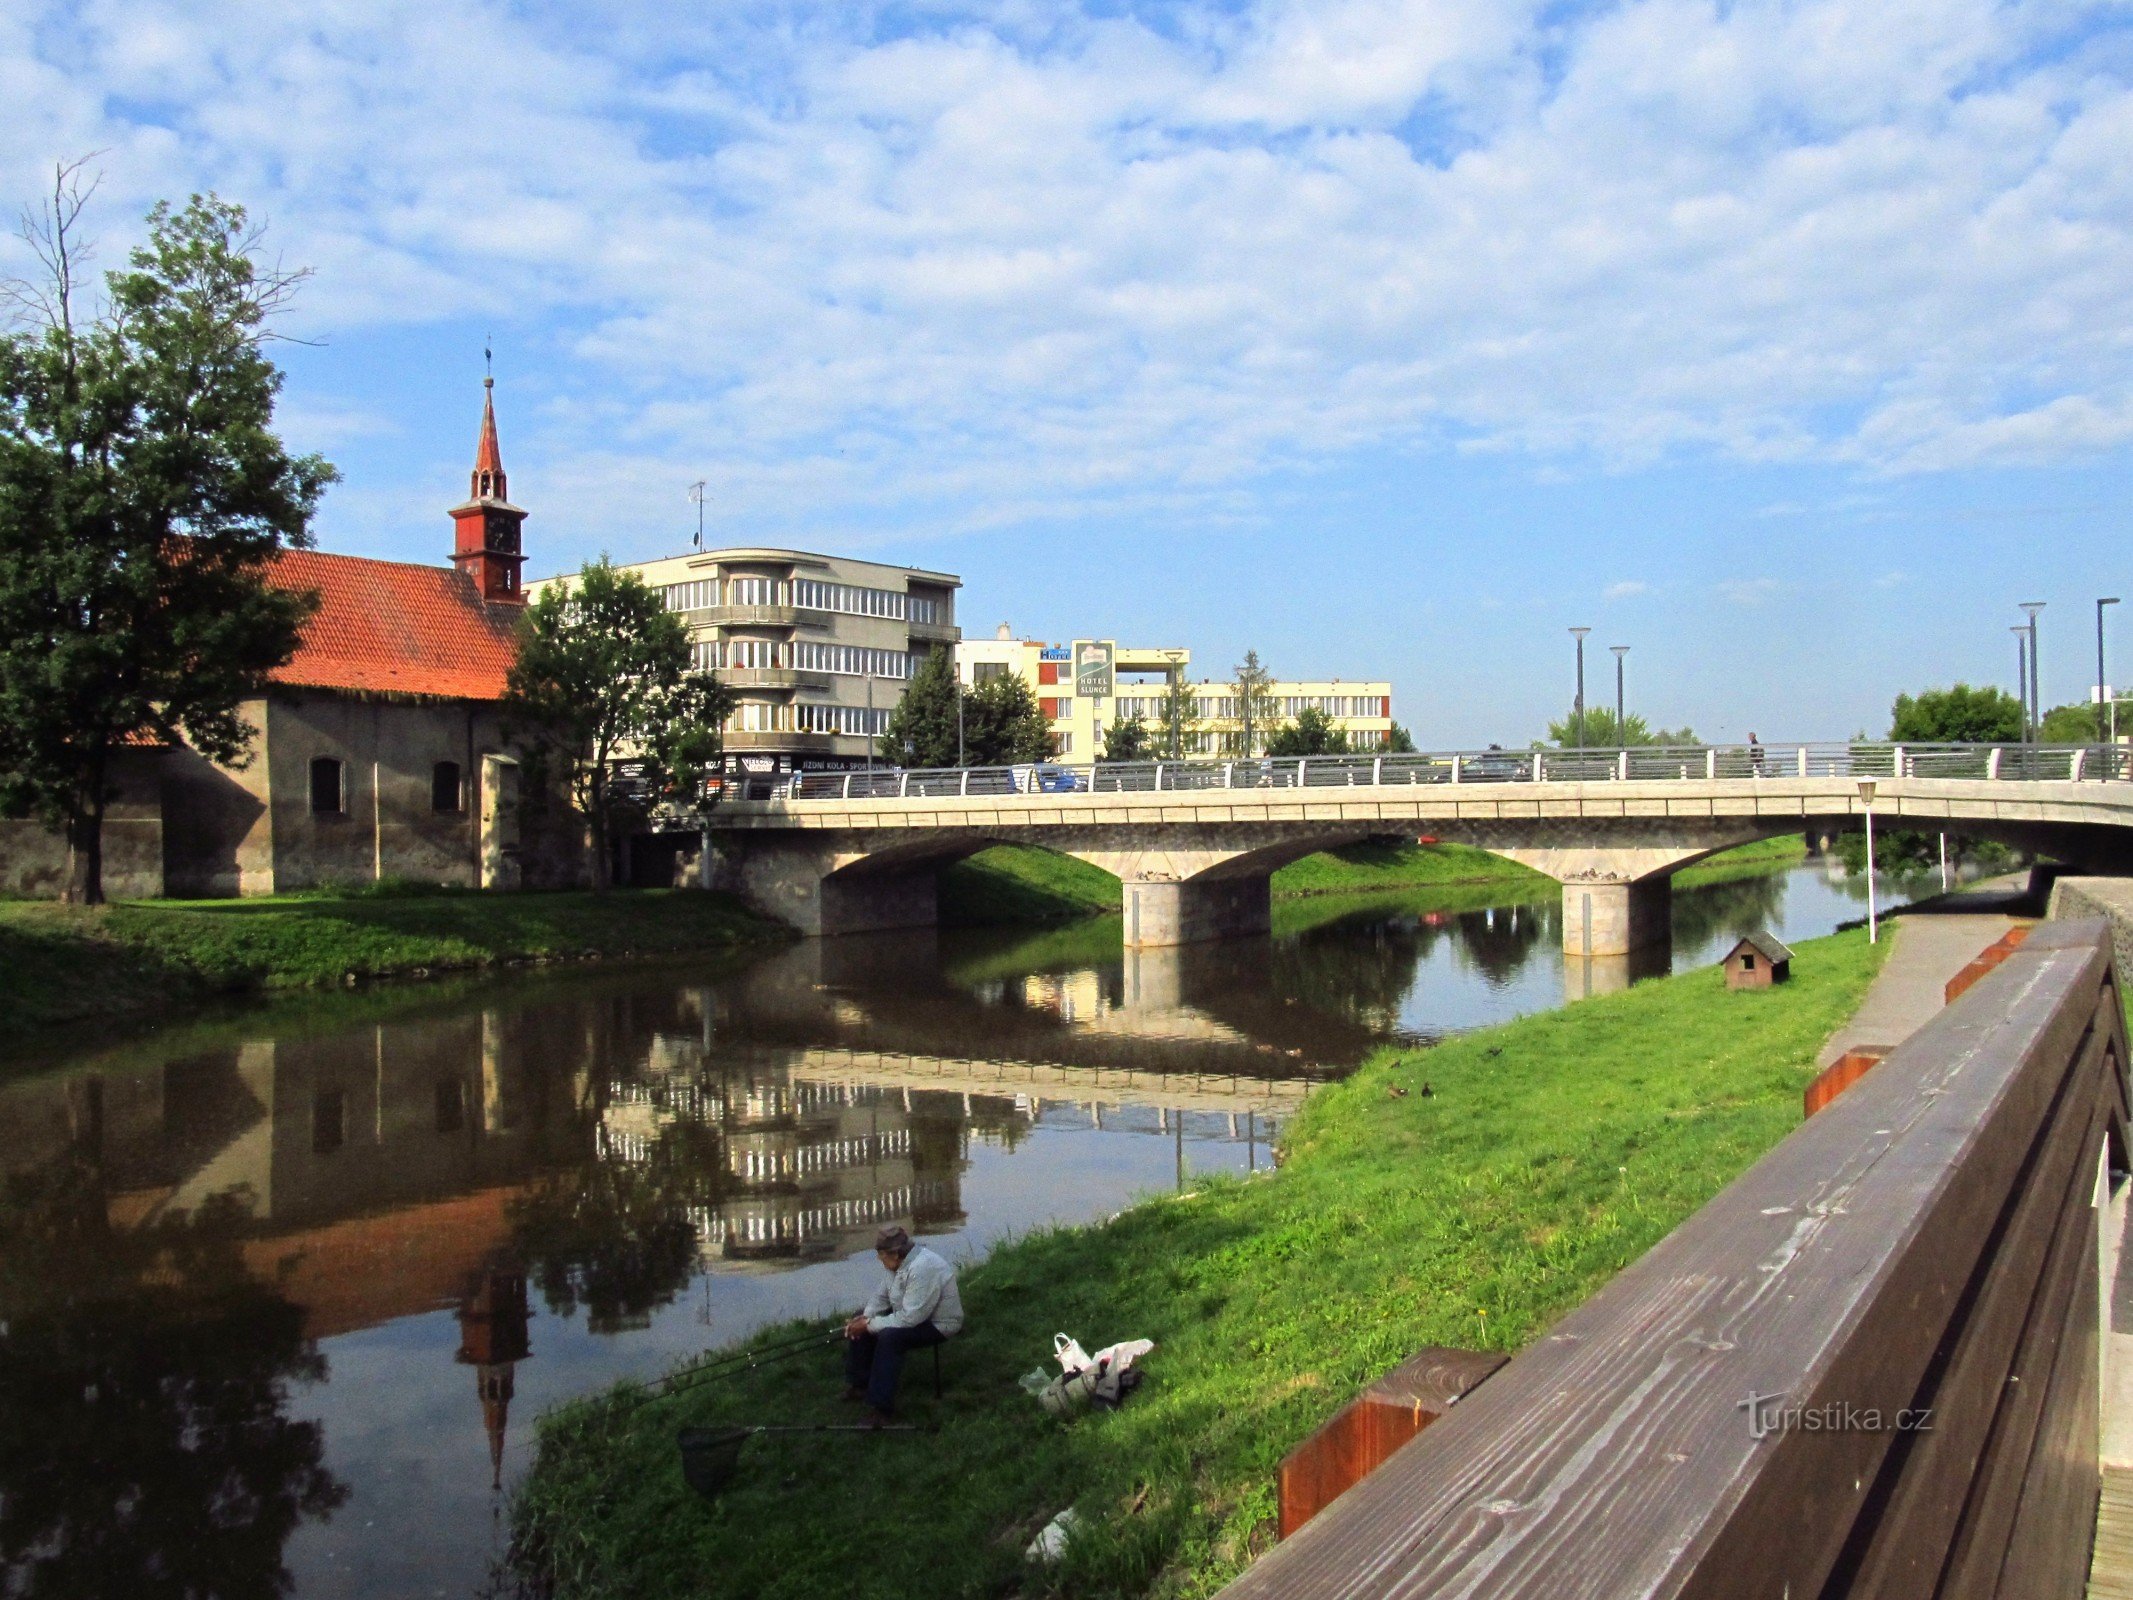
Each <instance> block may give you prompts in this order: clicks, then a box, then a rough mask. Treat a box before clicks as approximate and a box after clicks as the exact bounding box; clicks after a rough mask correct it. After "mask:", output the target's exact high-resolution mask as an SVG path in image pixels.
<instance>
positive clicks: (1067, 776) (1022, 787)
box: [1008, 762, 1081, 794]
mask: <svg viewBox="0 0 2133 1600" xmlns="http://www.w3.org/2000/svg"><path fill="white" fill-rule="evenodd" d="M1008 772H1009V773H1010V774H1011V775H1012V776H1013V778H1014V784H1015V793H1017V794H1072V793H1074V792H1075V791H1076V790H1077V789H1079V788H1080V787H1081V778H1080V775H1079V774H1077V773H1075V772H1072V771H1070V770H1069V769H1067V768H1065V767H1055V766H1053V765H1051V764H1050V763H1049V762H1031V763H1027V764H1025V765H1022V766H1017V767H1010V768H1008Z"/></svg>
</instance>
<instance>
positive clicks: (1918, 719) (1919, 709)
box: [1889, 683, 2022, 744]
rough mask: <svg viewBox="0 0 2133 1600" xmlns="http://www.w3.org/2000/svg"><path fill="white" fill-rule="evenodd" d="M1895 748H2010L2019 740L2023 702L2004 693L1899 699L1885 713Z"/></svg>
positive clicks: (1961, 686) (1939, 692) (1937, 692)
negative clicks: (1992, 745)
mask: <svg viewBox="0 0 2133 1600" xmlns="http://www.w3.org/2000/svg"><path fill="white" fill-rule="evenodd" d="M1889 737H1890V738H1891V739H1893V740H1894V741H1895V742H1896V743H1898V744H2014V743H2016V742H2017V741H2019V740H2020V739H2021V737H2022V702H2021V701H2019V700H2017V699H2016V698H2015V697H2014V696H2013V695H2011V694H2009V693H2008V692H2007V691H2006V690H2005V689H1994V688H1989V687H1987V688H1980V689H1973V688H1971V687H1970V685H1969V684H1967V683H1958V684H1956V685H1955V686H1954V687H1953V688H1949V689H1927V690H1925V691H1924V692H1923V693H1921V694H1917V695H1908V694H1900V695H1898V696H1897V697H1896V703H1895V705H1894V706H1892V707H1891V708H1890V711H1889Z"/></svg>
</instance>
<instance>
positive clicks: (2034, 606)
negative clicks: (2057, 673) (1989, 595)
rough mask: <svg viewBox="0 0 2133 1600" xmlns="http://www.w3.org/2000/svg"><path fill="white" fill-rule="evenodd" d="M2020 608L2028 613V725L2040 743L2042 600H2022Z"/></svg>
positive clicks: (2042, 727) (2041, 720) (2042, 733)
mask: <svg viewBox="0 0 2133 1600" xmlns="http://www.w3.org/2000/svg"><path fill="white" fill-rule="evenodd" d="M2022 609H2023V610H2024V611H2025V612H2027V613H2028V614H2029V726H2030V732H2031V734H2032V736H2033V737H2034V738H2035V739H2036V740H2037V741H2038V742H2039V743H2041V742H2042V741H2043V739H2044V672H2043V669H2042V668H2041V667H2040V666H2039V665H2038V657H2037V613H2038V612H2040V611H2042V610H2043V609H2044V602H2043V601H2042V600H2024V601H2023V602H2022Z"/></svg>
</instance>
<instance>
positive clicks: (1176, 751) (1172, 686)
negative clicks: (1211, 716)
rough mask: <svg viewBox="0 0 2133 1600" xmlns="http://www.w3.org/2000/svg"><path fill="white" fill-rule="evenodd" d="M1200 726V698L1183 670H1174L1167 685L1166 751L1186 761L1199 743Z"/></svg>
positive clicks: (1165, 712) (1174, 758) (1165, 700)
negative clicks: (1196, 739) (1190, 751)
mask: <svg viewBox="0 0 2133 1600" xmlns="http://www.w3.org/2000/svg"><path fill="white" fill-rule="evenodd" d="M1199 726H1200V697H1199V695H1198V694H1196V693H1195V692H1194V691H1193V687H1192V685H1191V684H1189V683H1187V682H1186V681H1185V676H1184V674H1183V673H1181V672H1176V671H1173V672H1172V673H1171V674H1170V680H1169V682H1167V683H1166V684H1164V685H1163V717H1162V743H1163V750H1164V753H1165V754H1166V755H1167V756H1168V757H1169V758H1170V759H1171V760H1172V761H1182V760H1184V759H1185V756H1186V753H1187V752H1188V751H1189V750H1191V748H1192V746H1193V744H1194V743H1195V735H1196V734H1197V733H1198V731H1199Z"/></svg>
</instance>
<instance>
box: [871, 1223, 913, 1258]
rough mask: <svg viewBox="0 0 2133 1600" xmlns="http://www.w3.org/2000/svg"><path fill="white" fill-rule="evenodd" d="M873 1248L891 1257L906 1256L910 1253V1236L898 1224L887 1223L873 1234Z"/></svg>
mask: <svg viewBox="0 0 2133 1600" xmlns="http://www.w3.org/2000/svg"><path fill="white" fill-rule="evenodd" d="M874 1248H875V1249H877V1250H886V1251H888V1253H889V1254H890V1255H892V1256H907V1255H909V1254H910V1253H911V1235H909V1234H908V1233H906V1232H904V1230H903V1229H902V1227H900V1226H899V1225H898V1224H896V1223H894V1222H891V1223H887V1224H885V1225H884V1226H883V1227H882V1228H880V1229H879V1230H878V1231H877V1232H876V1233H875V1235H874Z"/></svg>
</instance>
